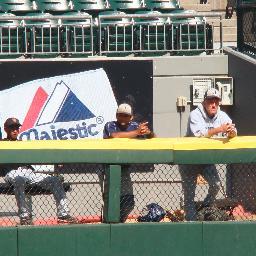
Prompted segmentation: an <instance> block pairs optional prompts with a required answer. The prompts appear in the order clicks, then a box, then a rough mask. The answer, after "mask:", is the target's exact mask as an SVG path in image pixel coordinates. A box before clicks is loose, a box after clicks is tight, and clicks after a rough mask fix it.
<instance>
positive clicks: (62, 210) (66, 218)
mask: <svg viewBox="0 0 256 256" xmlns="http://www.w3.org/2000/svg"><path fill="white" fill-rule="evenodd" d="M20 126H21V124H20V122H19V120H18V119H17V118H8V119H7V120H6V121H5V123H4V130H5V132H6V134H7V137H6V138H5V139H4V140H7V141H17V137H18V135H19V129H20ZM1 171H2V172H4V174H5V177H4V179H5V181H6V182H9V183H10V184H12V185H13V186H14V193H15V197H16V200H17V205H18V214H19V217H20V224H21V225H33V222H32V212H31V210H30V208H29V206H28V204H27V202H26V195H25V187H26V185H27V184H30V185H32V184H36V185H39V186H40V187H42V188H45V189H50V190H51V191H52V193H53V196H54V199H55V201H56V205H57V217H58V222H59V223H77V220H76V219H75V218H73V217H72V216H70V214H69V209H68V205H67V198H66V193H65V191H64V188H63V185H62V183H61V180H60V179H59V178H58V177H56V176H51V175H48V174H42V173H35V172H34V168H33V167H32V166H31V165H24V164H23V165H18V164H9V165H4V167H3V169H2V170H1Z"/></svg>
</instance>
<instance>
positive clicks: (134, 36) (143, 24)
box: [0, 0, 213, 57]
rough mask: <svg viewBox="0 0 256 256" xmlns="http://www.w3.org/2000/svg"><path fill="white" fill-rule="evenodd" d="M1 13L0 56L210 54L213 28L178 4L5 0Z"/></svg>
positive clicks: (128, 0) (116, 0) (149, 0)
mask: <svg viewBox="0 0 256 256" xmlns="http://www.w3.org/2000/svg"><path fill="white" fill-rule="evenodd" d="M146 6H147V8H149V9H152V10H147V9H145V7H146ZM111 8H112V9H113V10H111ZM143 8H144V9H143ZM0 10H2V11H3V13H0V55H1V56H3V55H6V56H8V55H12V56H17V55H21V54H22V55H25V56H27V57H28V56H35V55H39V54H42V55H43V54H46V53H47V54H60V55H61V56H70V55H73V56H74V55H75V54H77V55H81V54H83V56H84V55H95V54H96V55H113V54H118V55H120V54H123V55H127V54H131V53H132V54H141V53H143V54H155V53H156V54H161V53H166V52H172V53H174V52H175V53H178V54H179V53H181V52H183V51H188V52H190V53H191V52H196V53H199V52H202V51H207V50H209V49H212V39H213V35H212V32H213V31H212V27H211V26H210V25H208V24H207V23H206V21H205V19H204V18H198V17H197V18H196V17H193V15H196V12H193V11H184V10H183V9H182V8H180V4H179V1H177V0H169V1H167V0H158V1H156V0H144V2H143V3H142V2H141V0H108V2H104V0H72V1H66V0H33V1H30V0H2V1H1V2H0ZM39 10H40V11H39ZM77 10H79V11H77ZM85 11H86V12H85ZM179 14H189V15H192V16H191V17H177V16H178V15H179ZM47 56H49V55H46V57H47Z"/></svg>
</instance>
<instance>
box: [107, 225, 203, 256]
mask: <svg viewBox="0 0 256 256" xmlns="http://www.w3.org/2000/svg"><path fill="white" fill-rule="evenodd" d="M111 252H112V255H113V256H156V255H157V256H168V255H170V256H176V255H177V256H188V255H189V256H202V223H134V224H112V225H111Z"/></svg>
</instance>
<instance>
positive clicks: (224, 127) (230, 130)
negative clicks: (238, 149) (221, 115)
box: [220, 123, 236, 138]
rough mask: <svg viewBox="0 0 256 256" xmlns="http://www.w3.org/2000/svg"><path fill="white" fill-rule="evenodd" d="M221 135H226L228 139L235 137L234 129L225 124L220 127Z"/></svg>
mask: <svg viewBox="0 0 256 256" xmlns="http://www.w3.org/2000/svg"><path fill="white" fill-rule="evenodd" d="M220 130H221V132H222V133H226V134H227V136H228V137H229V138H233V137H235V136H236V129H235V125H234V124H230V123H226V124H223V125H221V126H220Z"/></svg>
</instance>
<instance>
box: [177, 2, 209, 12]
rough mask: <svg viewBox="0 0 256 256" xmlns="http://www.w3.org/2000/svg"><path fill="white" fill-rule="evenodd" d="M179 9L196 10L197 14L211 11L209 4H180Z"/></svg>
mask: <svg viewBox="0 0 256 256" xmlns="http://www.w3.org/2000/svg"><path fill="white" fill-rule="evenodd" d="M181 7H183V8H184V9H186V10H196V11H198V12H210V11H211V5H210V4H191V3H189V4H182V5H181Z"/></svg>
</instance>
